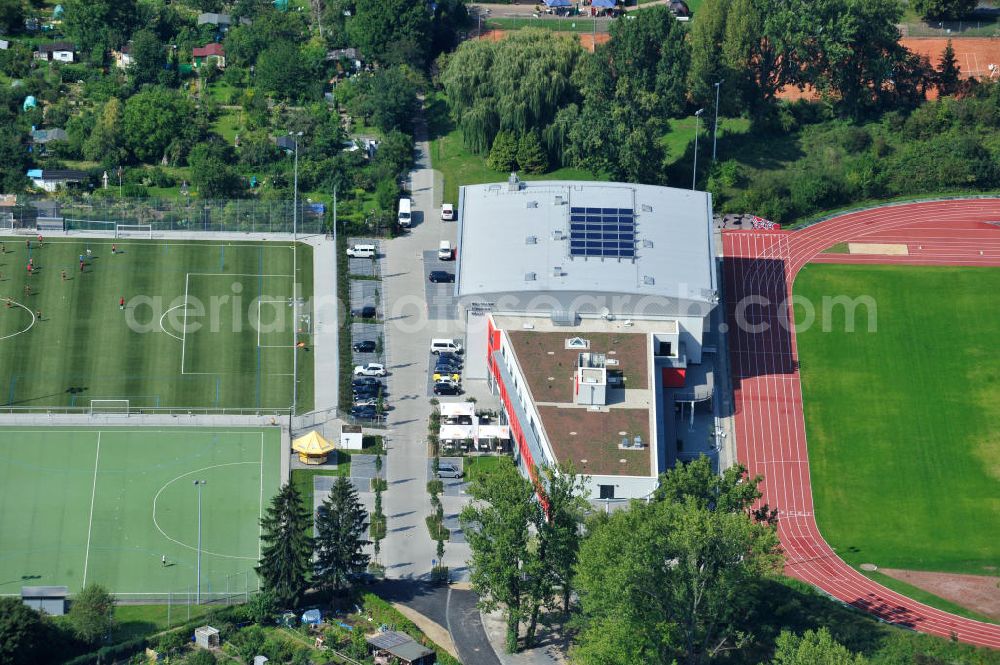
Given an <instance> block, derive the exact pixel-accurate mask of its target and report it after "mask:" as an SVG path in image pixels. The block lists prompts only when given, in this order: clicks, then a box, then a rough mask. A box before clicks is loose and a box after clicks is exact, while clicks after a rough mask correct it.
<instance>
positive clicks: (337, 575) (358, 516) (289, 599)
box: [257, 476, 371, 607]
mask: <svg viewBox="0 0 1000 665" xmlns="http://www.w3.org/2000/svg"><path fill="white" fill-rule="evenodd" d="M312 521H313V514H312V510H311V509H310V508H308V507H306V506H305V505H304V503H303V500H302V495H301V494H300V493H299V491H298V489H297V488H296V487H295V486H294V485H292V484H291V483H288V484H286V485H284V486H283V487H282V488H281V489H280V490H279V491H278V493H277V494H276V495H275V496H274V498H272V499H271V504H270V505H269V506H268V508H267V512H266V513H265V515H264V517H262V518H261V522H260V523H261V540H262V541H263V547H262V548H261V558H260V564H259V565H258V566H257V573H258V574H259V575H260V577H261V584H262V587H263V590H264V591H265V592H266V593H268V594H269V598H270V599H271V600H272V601H273V602H274V603H275V604H277V605H278V606H279V607H298V606H299V604H300V603H301V602H302V599H303V598H304V596H305V594H306V591H308V590H309V589H317V590H325V591H331V592H333V593H340V592H343V591H344V590H346V589H348V588H349V587H350V586H351V584H352V583H353V582H354V581H355V580H356V579H357V577H358V576H359V575H361V574H363V573H364V572H365V571H366V570H367V569H368V563H369V561H370V558H371V557H370V556H369V554H368V553H367V552H365V551H364V549H365V547H366V546H367V545H369V544H370V542H369V541H368V540H367V538H366V536H367V533H368V522H369V516H368V512H367V511H366V510H365V508H364V506H363V505H362V504H361V502H360V500H359V499H358V493H357V491H356V490H355V489H354V486H353V485H352V484H351V481H350V480H349V479H348V478H347V477H346V476H338V478H337V480H336V481H335V482H334V484H333V487H332V488H331V489H330V494H329V496H328V497H327V498H326V500H324V501H323V503H322V504H320V506H319V508H318V509H317V510H316V519H315V536H310V535H309V533H310V527H311V526H312Z"/></svg>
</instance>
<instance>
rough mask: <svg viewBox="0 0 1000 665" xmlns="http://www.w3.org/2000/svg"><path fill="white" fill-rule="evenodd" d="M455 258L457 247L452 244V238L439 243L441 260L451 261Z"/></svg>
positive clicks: (439, 257)
mask: <svg viewBox="0 0 1000 665" xmlns="http://www.w3.org/2000/svg"><path fill="white" fill-rule="evenodd" d="M453 258H455V249H454V248H453V247H452V246H451V241H450V240H442V241H441V244H440V245H438V259H440V260H441V261H451V260H452V259H453Z"/></svg>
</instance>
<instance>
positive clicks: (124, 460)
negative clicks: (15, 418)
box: [0, 427, 281, 600]
mask: <svg viewBox="0 0 1000 665" xmlns="http://www.w3.org/2000/svg"><path fill="white" fill-rule="evenodd" d="M280 447H281V436H280V431H279V430H278V428H264V429H233V430H221V429H218V430H215V429H209V428H201V429H185V428H171V429H155V428H142V429H137V428H129V427H121V428H103V429H97V428H51V429H39V428H35V429H28V428H0V506H2V510H0V543H3V547H2V548H0V594H17V593H20V590H21V586H22V585H66V586H68V587H69V589H70V592H76V591H78V590H79V589H80V588H81V587H83V585H84V584H86V583H89V582H98V583H100V584H103V585H104V586H105V587H107V588H108V589H109V590H111V591H112V592H114V593H116V594H119V595H122V596H124V597H132V598H134V599H137V600H141V599H143V598H154V597H155V598H163V597H165V596H166V595H167V594H168V593H172V594H184V593H186V592H187V591H188V590H189V589H190V590H192V591H193V590H194V589H195V588H196V567H197V556H196V549H197V543H198V491H197V488H196V487H195V485H194V481H195V480H204V481H205V485H204V486H203V487H202V599H203V600H205V599H211V598H217V597H219V596H220V595H221V594H223V593H224V592H226V586H227V585H228V587H229V592H230V593H233V592H239V591H241V590H244V589H245V588H246V586H247V582H249V585H250V590H251V591H253V590H254V589H255V588H256V578H255V576H254V573H253V567H254V566H255V565H256V563H257V561H258V556H259V548H260V524H259V518H260V515H261V514H262V512H263V510H264V509H265V508H266V507H267V504H268V502H269V500H270V498H271V497H272V496H273V495H274V494H275V492H276V491H277V488H278V484H279V475H280V454H281V452H280ZM163 556H166V558H167V565H165V566H164V565H163V563H162V557H163ZM248 571H249V572H248Z"/></svg>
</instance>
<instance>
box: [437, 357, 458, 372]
mask: <svg viewBox="0 0 1000 665" xmlns="http://www.w3.org/2000/svg"><path fill="white" fill-rule="evenodd" d="M434 371H435V372H441V373H444V374H446V373H448V372H455V373H461V372H462V365H461V364H460V363H451V362H447V361H441V360H439V361H437V362H436V363H434Z"/></svg>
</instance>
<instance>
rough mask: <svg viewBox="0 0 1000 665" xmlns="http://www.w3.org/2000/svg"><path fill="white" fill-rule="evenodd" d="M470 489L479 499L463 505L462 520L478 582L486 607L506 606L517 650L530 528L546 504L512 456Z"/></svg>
mask: <svg viewBox="0 0 1000 665" xmlns="http://www.w3.org/2000/svg"><path fill="white" fill-rule="evenodd" d="M469 494H470V496H472V498H473V502H472V503H470V504H468V505H466V506H465V508H463V509H462V512H461V514H460V516H459V520H460V521H461V523H462V529H463V531H464V532H465V537H466V539H467V540H468V541H469V547H470V548H471V550H472V559H471V561H470V564H469V567H470V570H471V581H472V587H473V589H475V591H476V593H477V594H478V595H479V597H480V601H479V604H480V607H482V608H483V609H485V610H486V611H493V610H495V609H497V608H498V607H502V608H503V611H504V614H505V615H506V617H505V618H506V623H507V639H506V642H507V649H508V651H510V652H514V651H516V650H517V648H518V639H519V637H520V624H521V621H522V619H523V618H524V612H523V609H524V608H523V600H524V594H525V592H526V591H527V583H526V582H525V581H524V580H523V579H522V571H523V570H525V569H530V568H532V567H533V566H534V562H533V553H532V551H531V549H530V548H529V541H530V537H529V531H528V528H529V526H530V524H531V523H533V522H537V511H539V510H540V507H539V505H538V503H537V502H536V501H535V490H534V487H533V486H532V483H531V481H529V480H527V479H525V478H524V477H523V476H521V473H520V472H519V471H518V470H517V467H516V466H514V462H513V460H511V459H510V458H509V457H501V458H500V463H499V464H498V465H497V468H496V470H495V471H493V472H492V473H490V474H488V475H486V476H484V477H480V478H477V479H476V480H474V481H472V483H471V484H470V485H469Z"/></svg>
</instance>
